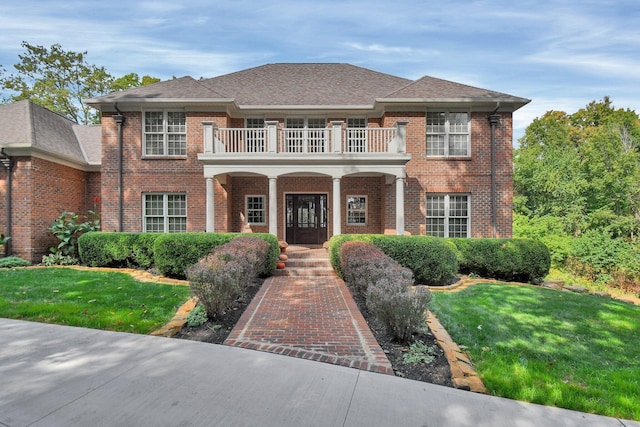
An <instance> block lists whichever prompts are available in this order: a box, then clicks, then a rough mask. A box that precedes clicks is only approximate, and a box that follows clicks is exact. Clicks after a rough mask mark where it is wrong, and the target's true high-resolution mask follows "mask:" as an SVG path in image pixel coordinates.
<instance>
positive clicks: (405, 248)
mask: <svg viewBox="0 0 640 427" xmlns="http://www.w3.org/2000/svg"><path fill="white" fill-rule="evenodd" d="M371 243H373V244H374V245H376V246H377V247H379V248H380V249H382V250H383V251H384V253H386V254H387V255H389V256H390V257H391V258H393V259H394V260H396V261H397V262H398V263H399V264H400V265H401V266H403V267H406V268H408V269H410V270H411V271H413V274H414V276H415V279H416V282H417V283H421V284H426V285H437V284H442V283H444V282H446V281H447V280H448V279H450V278H451V277H453V276H454V275H455V274H456V273H457V272H458V259H457V257H456V253H455V251H454V246H452V245H451V244H450V243H449V242H447V241H446V240H445V239H441V238H437V237H430V236H384V235H375V236H371Z"/></svg>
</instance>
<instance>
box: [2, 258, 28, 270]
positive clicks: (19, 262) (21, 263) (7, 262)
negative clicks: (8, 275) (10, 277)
mask: <svg viewBox="0 0 640 427" xmlns="http://www.w3.org/2000/svg"><path fill="white" fill-rule="evenodd" d="M30 265H31V263H30V262H29V261H27V260H26V259H22V258H19V257H17V256H9V257H6V258H0V268H14V267H27V266H30Z"/></svg>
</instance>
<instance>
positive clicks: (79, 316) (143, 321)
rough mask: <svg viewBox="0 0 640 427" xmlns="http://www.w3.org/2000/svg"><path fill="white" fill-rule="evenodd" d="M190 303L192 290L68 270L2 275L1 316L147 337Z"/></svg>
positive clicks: (125, 276) (14, 271)
mask: <svg viewBox="0 0 640 427" xmlns="http://www.w3.org/2000/svg"><path fill="white" fill-rule="evenodd" d="M188 299H189V287H188V286H172V285H163V284H158V283H143V282H138V281H136V280H134V279H133V278H132V277H131V276H130V275H128V274H126V273H104V272H94V271H78V270H73V269H69V268H28V269H11V270H0V317H6V318H10V319H22V320H31V321H35V322H44V323H55V324H59V325H69V326H82V327H86V328H94V329H105V330H110V331H120V332H133V333H139V334H147V333H149V332H151V331H153V330H155V329H157V328H159V327H160V326H162V325H164V324H165V323H166V322H168V321H169V320H170V319H171V318H172V317H173V315H174V314H175V312H176V310H177V308H178V307H179V306H180V305H182V304H183V303H184V302H185V301H186V300H188Z"/></svg>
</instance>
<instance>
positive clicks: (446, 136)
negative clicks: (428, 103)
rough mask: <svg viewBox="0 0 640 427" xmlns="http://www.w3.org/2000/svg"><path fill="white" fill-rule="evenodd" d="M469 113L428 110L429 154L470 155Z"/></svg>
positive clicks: (435, 155) (442, 155)
mask: <svg viewBox="0 0 640 427" xmlns="http://www.w3.org/2000/svg"><path fill="white" fill-rule="evenodd" d="M469 134H470V132H469V113H462V112H457V113H454V112H435V111H429V112H427V156H429V157H448V156H449V157H451V156H469V155H470V149H469V141H470V137H469Z"/></svg>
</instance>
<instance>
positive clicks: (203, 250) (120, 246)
mask: <svg viewBox="0 0 640 427" xmlns="http://www.w3.org/2000/svg"><path fill="white" fill-rule="evenodd" d="M241 236H255V237H259V238H261V239H263V240H265V241H266V242H267V243H269V254H268V256H267V259H266V260H265V264H264V268H263V270H262V271H261V272H260V274H261V275H269V274H271V273H272V272H273V270H274V269H275V267H276V262H277V261H278V255H279V254H280V246H279V244H278V239H277V238H276V237H275V236H273V235H271V234H267V233H253V234H240V233H115V232H92V233H86V234H83V235H82V236H81V237H80V239H78V247H79V253H80V258H81V261H82V263H83V264H85V265H90V266H92V267H133V268H149V267H150V266H152V265H153V266H155V267H156V268H157V269H158V271H159V272H160V273H162V274H163V275H165V276H169V277H179V278H184V277H185V270H186V268H187V267H189V266H190V265H193V264H195V263H197V262H198V260H199V259H201V258H203V257H204V256H206V255H207V254H209V253H210V252H211V251H212V250H213V248H215V247H216V246H220V245H222V244H224V243H227V242H229V241H231V240H233V239H235V238H237V237H241Z"/></svg>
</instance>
